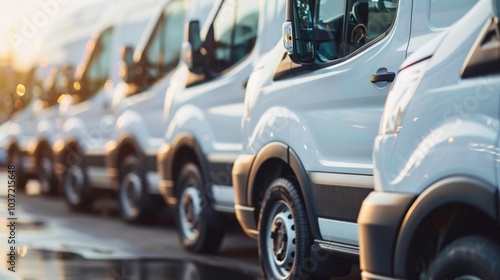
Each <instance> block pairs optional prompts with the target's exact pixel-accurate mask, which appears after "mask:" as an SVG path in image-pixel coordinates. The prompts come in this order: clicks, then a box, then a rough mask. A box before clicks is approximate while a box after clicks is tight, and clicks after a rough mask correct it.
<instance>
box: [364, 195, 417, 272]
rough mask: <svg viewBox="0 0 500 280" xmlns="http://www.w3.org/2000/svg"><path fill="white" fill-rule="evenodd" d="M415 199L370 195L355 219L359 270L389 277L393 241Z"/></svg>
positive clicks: (405, 196) (393, 248) (394, 242)
mask: <svg viewBox="0 0 500 280" xmlns="http://www.w3.org/2000/svg"><path fill="white" fill-rule="evenodd" d="M415 198H416V196H415V195H410V194H400V193H389V192H376V191H374V192H372V193H370V195H369V196H368V197H367V198H366V199H365V200H364V202H363V205H362V207H361V211H360V213H359V217H358V220H357V222H358V228H359V247H360V266H361V269H362V270H363V271H369V272H370V273H376V274H380V275H392V271H393V266H392V265H393V257H394V251H395V245H396V237H397V235H398V232H399V228H400V226H401V223H402V222H403V218H404V217H405V215H406V212H407V211H408V209H409V208H410V206H411V204H412V203H413V201H415Z"/></svg>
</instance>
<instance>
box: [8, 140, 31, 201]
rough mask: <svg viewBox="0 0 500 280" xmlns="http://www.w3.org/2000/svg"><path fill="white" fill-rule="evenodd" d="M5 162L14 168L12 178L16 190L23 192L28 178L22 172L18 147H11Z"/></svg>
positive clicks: (21, 159)
mask: <svg viewBox="0 0 500 280" xmlns="http://www.w3.org/2000/svg"><path fill="white" fill-rule="evenodd" d="M7 164H8V165H12V166H14V167H15V169H16V174H15V175H16V179H15V180H14V182H15V186H16V191H18V192H25V191H26V184H27V183H28V178H27V177H26V174H24V166H23V158H22V154H21V152H20V151H19V150H18V149H16V148H13V149H11V150H10V151H9V154H8V156H7Z"/></svg>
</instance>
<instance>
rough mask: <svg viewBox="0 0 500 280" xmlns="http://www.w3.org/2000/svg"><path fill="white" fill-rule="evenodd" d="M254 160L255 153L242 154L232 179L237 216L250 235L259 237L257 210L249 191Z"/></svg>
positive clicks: (235, 164)
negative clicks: (249, 180)
mask: <svg viewBox="0 0 500 280" xmlns="http://www.w3.org/2000/svg"><path fill="white" fill-rule="evenodd" d="M254 160H255V155H249V154H242V155H240V156H238V158H237V159H236V161H235V162H234V165H233V172H232V179H233V186H234V199H235V206H234V210H235V213H236V218H237V219H238V221H239V223H240V225H241V227H242V228H243V230H244V231H245V233H246V234H247V235H248V236H250V237H252V238H257V236H258V231H257V212H256V209H255V207H254V206H253V205H252V201H251V199H250V198H249V197H251V196H249V191H248V188H249V186H248V178H249V175H250V171H251V169H252V164H253V162H254Z"/></svg>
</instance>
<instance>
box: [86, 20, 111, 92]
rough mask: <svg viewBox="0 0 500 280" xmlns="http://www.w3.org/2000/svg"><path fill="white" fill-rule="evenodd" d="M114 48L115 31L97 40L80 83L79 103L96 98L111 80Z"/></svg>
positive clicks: (107, 31) (104, 33)
mask: <svg viewBox="0 0 500 280" xmlns="http://www.w3.org/2000/svg"><path fill="white" fill-rule="evenodd" d="M112 47H113V29H112V28H109V29H106V30H105V31H104V32H103V33H102V34H101V36H100V37H99V38H98V39H97V41H96V43H95V46H94V50H93V51H92V56H91V57H90V60H89V62H88V65H87V69H86V70H85V72H84V73H83V76H82V78H81V81H80V85H81V86H82V88H81V90H80V91H79V94H78V101H79V102H82V101H85V100H87V99H89V98H90V97H92V96H94V95H95V94H96V93H97V92H98V91H99V90H100V89H101V88H102V87H104V84H105V83H106V81H107V80H108V79H109V71H110V68H111V55H112Z"/></svg>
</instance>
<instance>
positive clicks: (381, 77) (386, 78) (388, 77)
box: [370, 72, 396, 83]
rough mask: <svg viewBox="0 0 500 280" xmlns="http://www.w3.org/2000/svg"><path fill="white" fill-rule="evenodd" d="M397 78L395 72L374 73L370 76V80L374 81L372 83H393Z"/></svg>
mask: <svg viewBox="0 0 500 280" xmlns="http://www.w3.org/2000/svg"><path fill="white" fill-rule="evenodd" d="M395 78H396V73H394V72H387V73H385V74H376V75H372V76H371V77H370V82H372V83H378V82H388V83H392V82H393V81H394V79H395Z"/></svg>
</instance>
